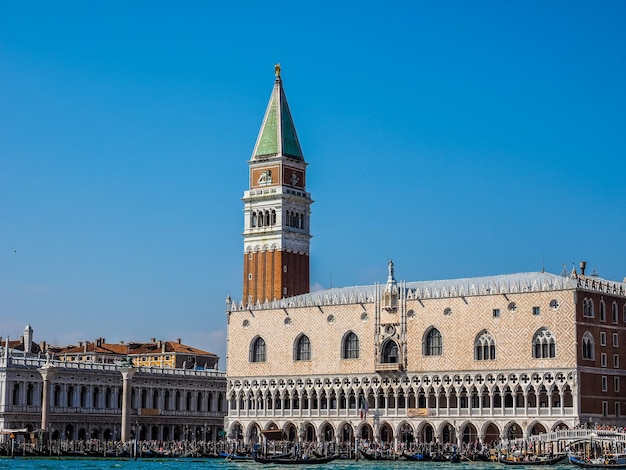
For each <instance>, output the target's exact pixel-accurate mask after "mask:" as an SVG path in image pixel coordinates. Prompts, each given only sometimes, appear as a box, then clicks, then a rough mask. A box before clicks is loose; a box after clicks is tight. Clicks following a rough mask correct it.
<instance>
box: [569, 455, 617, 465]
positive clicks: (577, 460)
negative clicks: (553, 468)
mask: <svg viewBox="0 0 626 470" xmlns="http://www.w3.org/2000/svg"><path fill="white" fill-rule="evenodd" d="M569 461H570V463H573V464H574V465H577V466H579V467H583V468H626V454H606V455H602V456H600V457H596V458H592V459H586V458H582V457H577V456H575V455H572V454H570V455H569Z"/></svg>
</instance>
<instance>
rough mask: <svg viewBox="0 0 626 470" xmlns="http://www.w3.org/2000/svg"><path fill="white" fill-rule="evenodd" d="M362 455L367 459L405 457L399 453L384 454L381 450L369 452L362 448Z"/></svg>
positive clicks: (401, 458) (398, 458) (397, 458)
mask: <svg viewBox="0 0 626 470" xmlns="http://www.w3.org/2000/svg"><path fill="white" fill-rule="evenodd" d="M361 456H362V457H363V459H365V460H404V458H405V457H404V456H403V455H397V454H392V453H385V454H383V453H381V452H374V453H369V452H366V451H364V450H361Z"/></svg>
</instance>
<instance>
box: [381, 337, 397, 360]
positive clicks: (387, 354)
mask: <svg viewBox="0 0 626 470" xmlns="http://www.w3.org/2000/svg"><path fill="white" fill-rule="evenodd" d="M380 362H382V363H385V364H396V363H398V362H400V356H399V354H398V344H397V343H396V342H395V341H394V340H392V339H389V340H387V341H386V342H385V343H383V347H382V350H381V355H380Z"/></svg>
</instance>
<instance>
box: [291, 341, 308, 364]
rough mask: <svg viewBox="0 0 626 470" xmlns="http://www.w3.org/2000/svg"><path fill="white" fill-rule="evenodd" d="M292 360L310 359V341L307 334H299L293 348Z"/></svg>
mask: <svg viewBox="0 0 626 470" xmlns="http://www.w3.org/2000/svg"><path fill="white" fill-rule="evenodd" d="M293 359H294V361H310V360H311V341H310V340H309V337H308V336H307V335H300V336H299V337H298V339H297V340H296V344H295V348H294V358H293Z"/></svg>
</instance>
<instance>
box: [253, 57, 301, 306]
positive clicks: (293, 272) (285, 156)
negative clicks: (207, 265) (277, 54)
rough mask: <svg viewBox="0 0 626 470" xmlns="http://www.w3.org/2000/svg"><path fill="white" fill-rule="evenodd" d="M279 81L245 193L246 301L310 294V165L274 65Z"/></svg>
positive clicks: (270, 103)
mask: <svg viewBox="0 0 626 470" xmlns="http://www.w3.org/2000/svg"><path fill="white" fill-rule="evenodd" d="M275 74H276V80H275V81H274V88H273V90H272V95H271V96H270V101H269V103H268V105H267V110H266V111H265V117H264V118H263V123H262V124H261V130H260V131H259V136H258V137H257V140H256V144H255V146H254V151H253V152H252V158H251V159H250V161H249V162H248V165H249V175H250V176H249V177H250V183H249V189H248V190H247V191H245V192H244V195H243V199H242V200H243V203H244V231H243V244H244V259H243V275H244V278H243V302H244V303H245V304H247V305H254V304H256V303H257V302H260V303H264V302H265V301H270V302H271V301H273V300H278V299H282V298H285V297H293V296H294V295H299V294H305V293H308V292H309V248H310V244H311V243H310V240H311V232H310V226H309V222H310V214H311V209H310V207H311V204H312V203H313V201H312V200H311V195H310V194H309V193H308V192H307V191H306V166H307V164H306V162H305V161H304V156H303V155H302V149H301V148H300V142H299V140H298V135H297V134H296V128H295V126H294V123H293V119H292V117H291V112H290V111H289V106H288V104H287V98H286V97H285V92H284V90H283V82H282V79H281V78H280V65H276V66H275Z"/></svg>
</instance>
